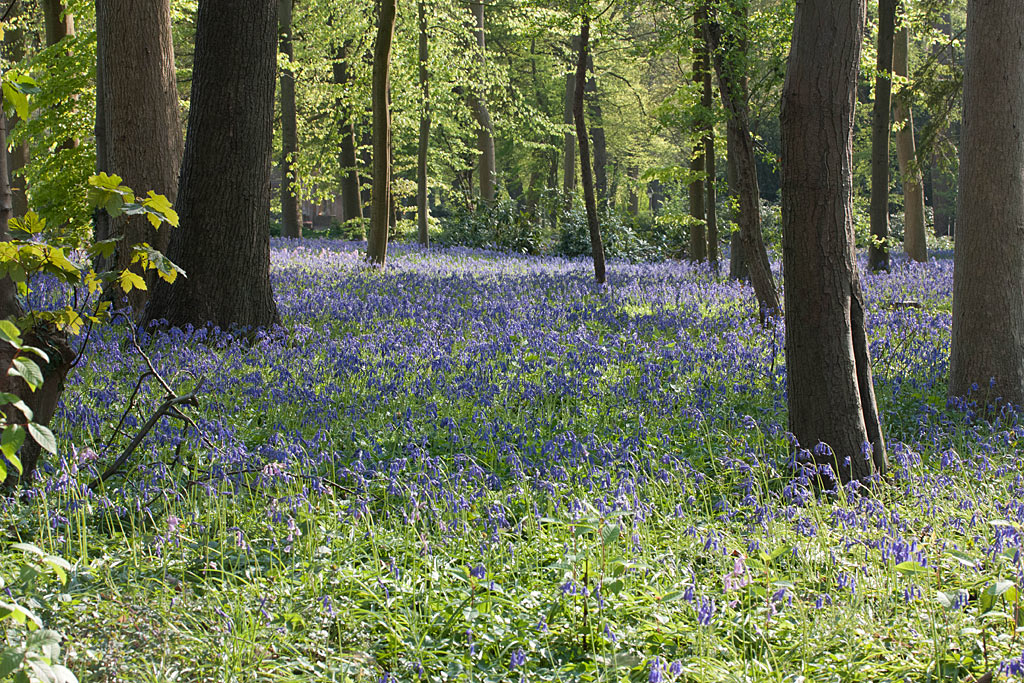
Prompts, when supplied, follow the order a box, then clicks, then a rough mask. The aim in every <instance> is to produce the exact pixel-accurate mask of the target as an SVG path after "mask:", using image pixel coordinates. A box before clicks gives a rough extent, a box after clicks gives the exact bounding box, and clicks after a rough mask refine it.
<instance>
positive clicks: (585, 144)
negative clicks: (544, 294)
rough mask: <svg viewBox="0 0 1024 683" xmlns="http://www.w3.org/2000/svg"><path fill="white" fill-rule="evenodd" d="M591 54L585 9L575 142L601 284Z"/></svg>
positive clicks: (601, 246) (596, 274)
mask: <svg viewBox="0 0 1024 683" xmlns="http://www.w3.org/2000/svg"><path fill="white" fill-rule="evenodd" d="M589 51H590V15H589V14H587V10H586V9H584V10H583V21H582V24H581V26H580V54H579V61H578V62H577V63H576V97H575V99H574V101H573V106H572V115H573V119H574V120H575V121H576V139H577V140H578V141H579V143H580V176H581V178H580V179H581V180H582V182H583V202H584V204H585V205H586V209H587V225H588V226H590V248H591V251H592V253H593V255H594V277H595V278H596V279H597V283H598V284H604V282H605V268H604V243H603V242H602V241H601V226H600V224H599V223H598V222H597V198H596V197H595V196H594V176H593V173H592V171H591V169H590V142H589V140H590V138H588V137H587V122H586V120H585V119H584V118H583V89H584V87H586V78H587V58H588V57H589V55H588V53H589Z"/></svg>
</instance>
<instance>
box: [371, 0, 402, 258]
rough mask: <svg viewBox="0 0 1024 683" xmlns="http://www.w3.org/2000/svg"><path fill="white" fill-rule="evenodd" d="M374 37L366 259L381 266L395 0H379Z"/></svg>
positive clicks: (385, 241)
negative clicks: (370, 195) (370, 207)
mask: <svg viewBox="0 0 1024 683" xmlns="http://www.w3.org/2000/svg"><path fill="white" fill-rule="evenodd" d="M377 6H378V8H379V9H380V13H379V18H378V23H377V39H376V41H375V42H374V46H373V93H372V100H373V210H372V211H371V213H370V239H369V242H368V243H367V245H366V259H367V261H369V262H370V263H371V264H373V265H375V266H377V267H379V268H381V269H383V268H384V262H385V260H386V259H387V255H388V226H389V224H390V217H391V212H392V210H391V98H390V96H389V91H390V89H391V44H392V42H393V41H394V38H395V15H396V14H397V13H398V0H379V2H378V5H377Z"/></svg>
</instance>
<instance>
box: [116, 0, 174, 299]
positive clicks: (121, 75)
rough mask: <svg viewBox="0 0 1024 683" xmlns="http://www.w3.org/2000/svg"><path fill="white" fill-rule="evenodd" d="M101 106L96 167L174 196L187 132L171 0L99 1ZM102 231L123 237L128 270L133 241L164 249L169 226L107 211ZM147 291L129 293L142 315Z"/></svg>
mask: <svg viewBox="0 0 1024 683" xmlns="http://www.w3.org/2000/svg"><path fill="white" fill-rule="evenodd" d="M96 106H97V116H96V159H97V168H98V170H100V171H104V172H106V173H109V174H117V175H119V176H120V177H121V179H122V180H123V181H124V183H125V184H126V185H127V186H128V187H131V188H132V189H135V190H136V191H138V192H140V193H145V192H147V191H149V190H152V191H153V192H156V193H158V194H162V195H164V196H165V197H167V198H168V199H169V200H171V201H172V202H173V201H174V199H175V197H176V195H177V191H178V172H179V169H180V166H181V155H182V149H183V139H182V131H181V121H180V119H179V115H178V86H177V79H176V73H175V70H174V45H173V41H172V38H171V6H170V2H169V0H152V2H148V3H137V2H133V1H132V0H97V2H96ZM96 236H97V238H99V239H115V238H116V239H118V240H119V242H118V246H117V256H116V263H115V264H114V265H116V267H117V269H118V270H124V269H126V268H128V267H129V266H130V264H131V261H132V258H133V255H134V254H133V252H132V247H133V246H134V245H136V244H141V243H146V244H149V245H150V246H152V247H154V248H156V249H159V250H160V251H166V250H167V247H168V244H169V243H170V239H171V231H170V229H169V228H168V227H167V226H164V227H162V228H161V229H160V230H156V229H154V228H153V226H152V225H150V223H149V221H148V220H146V218H145V217H144V216H135V217H132V218H128V217H126V216H121V217H118V218H111V217H109V216H107V215H106V213H104V212H101V213H100V214H98V215H97V217H96ZM136 269H138V267H137V266H136ZM139 273H140V274H142V273H141V271H139ZM150 275H152V271H151V272H150ZM148 284H149V285H150V286H153V285H155V284H156V278H155V277H149V278H148ZM148 295H149V291H148V290H140V289H134V290H132V291H131V292H129V294H128V301H129V303H130V304H131V306H132V308H133V309H134V310H135V312H136V314H138V313H141V312H142V308H143V306H144V305H145V304H146V301H147V300H148V299H149V296H148Z"/></svg>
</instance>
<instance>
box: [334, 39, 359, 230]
mask: <svg viewBox="0 0 1024 683" xmlns="http://www.w3.org/2000/svg"><path fill="white" fill-rule="evenodd" d="M348 52H349V44H348V43H347V42H346V43H343V44H342V45H341V46H340V47H338V52H337V54H336V55H335V58H334V64H333V65H332V67H333V72H334V73H333V75H334V82H335V84H337V85H340V86H347V85H349V84H350V83H351V81H352V75H351V73H350V71H349V62H348ZM336 103H337V107H336V108H337V110H338V112H339V113H340V122H339V131H338V132H339V136H340V137H341V145H340V151H339V154H338V161H339V164H340V165H341V206H342V212H343V214H344V217H345V221H346V223H348V224H349V225H351V226H354V227H355V231H354V232H355V233H356V236H357V237H359V238H362V237H363V231H364V227H363V199H362V196H361V194H360V188H359V161H358V159H357V157H356V150H357V148H358V145H357V144H356V127H355V122H354V118H355V115H354V112H353V111H352V107H351V106H350V105H349V104H348V103H346V102H345V100H344V98H342V97H338V99H337V100H336Z"/></svg>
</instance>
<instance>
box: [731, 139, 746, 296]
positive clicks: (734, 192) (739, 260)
mask: <svg viewBox="0 0 1024 683" xmlns="http://www.w3.org/2000/svg"><path fill="white" fill-rule="evenodd" d="M734 136H735V131H733V130H732V129H726V146H725V147H726V156H725V176H726V182H727V185H728V189H729V206H730V208H729V220H730V222H732V223H735V224H737V225H738V224H739V210H738V207H739V198H740V190H739V184H740V180H739V175H740V174H739V171H737V170H736V155H735V153H734V152H732V150H734V149H736V148H737V147H739V145H737V144H736V143H735V142H733V141H732V138H733V137H734ZM729 277H730V278H732V279H733V280H747V279H749V278H750V272H749V271H748V270H747V259H746V257H745V256H744V255H743V239H742V238H741V237H740V231H739V229H738V228H737V229H734V230H733V231H732V234H730V235H729Z"/></svg>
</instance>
